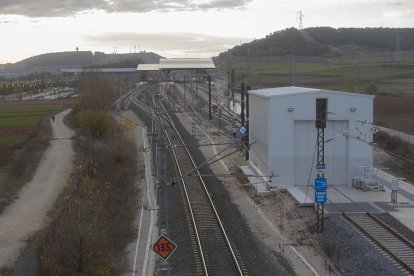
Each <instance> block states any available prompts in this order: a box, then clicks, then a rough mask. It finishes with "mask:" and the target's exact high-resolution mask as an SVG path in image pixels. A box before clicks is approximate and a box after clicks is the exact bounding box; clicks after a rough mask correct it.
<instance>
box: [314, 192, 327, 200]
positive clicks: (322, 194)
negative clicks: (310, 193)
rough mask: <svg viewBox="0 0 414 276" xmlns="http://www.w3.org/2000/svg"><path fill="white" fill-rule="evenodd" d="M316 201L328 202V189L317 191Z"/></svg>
mask: <svg viewBox="0 0 414 276" xmlns="http://www.w3.org/2000/svg"><path fill="white" fill-rule="evenodd" d="M315 203H326V191H315Z"/></svg>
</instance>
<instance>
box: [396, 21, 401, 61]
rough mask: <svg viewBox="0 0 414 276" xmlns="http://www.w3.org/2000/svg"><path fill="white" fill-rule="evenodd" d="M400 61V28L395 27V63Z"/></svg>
mask: <svg viewBox="0 0 414 276" xmlns="http://www.w3.org/2000/svg"><path fill="white" fill-rule="evenodd" d="M400 62H401V52H400V30H398V29H397V34H396V38H395V64H400Z"/></svg>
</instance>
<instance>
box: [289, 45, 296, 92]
mask: <svg viewBox="0 0 414 276" xmlns="http://www.w3.org/2000/svg"><path fill="white" fill-rule="evenodd" d="M292 50H293V55H292V56H291V60H290V85H292V86H296V51H295V47H293V49H292Z"/></svg>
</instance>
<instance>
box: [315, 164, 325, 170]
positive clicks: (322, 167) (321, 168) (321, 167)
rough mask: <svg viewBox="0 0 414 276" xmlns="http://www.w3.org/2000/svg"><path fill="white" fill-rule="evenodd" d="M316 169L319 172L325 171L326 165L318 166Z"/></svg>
mask: <svg viewBox="0 0 414 276" xmlns="http://www.w3.org/2000/svg"><path fill="white" fill-rule="evenodd" d="M316 169H317V170H324V169H325V164H317V165H316Z"/></svg>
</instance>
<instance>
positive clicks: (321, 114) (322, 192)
mask: <svg viewBox="0 0 414 276" xmlns="http://www.w3.org/2000/svg"><path fill="white" fill-rule="evenodd" d="M327 103H328V100H327V99H316V120H315V127H316V130H317V145H318V151H317V154H318V158H317V161H318V162H317V164H316V170H317V171H318V173H317V177H316V179H315V204H316V233H323V224H324V209H325V203H326V188H327V179H326V178H325V128H326V111H327V110H326V109H327Z"/></svg>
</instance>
